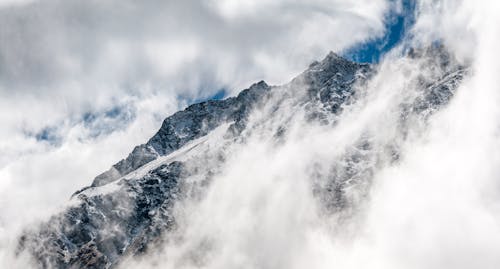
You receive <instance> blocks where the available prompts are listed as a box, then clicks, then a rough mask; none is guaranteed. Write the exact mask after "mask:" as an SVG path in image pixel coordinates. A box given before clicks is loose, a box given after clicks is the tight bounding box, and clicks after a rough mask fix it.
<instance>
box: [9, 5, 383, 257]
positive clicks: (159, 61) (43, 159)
mask: <svg viewBox="0 0 500 269" xmlns="http://www.w3.org/2000/svg"><path fill="white" fill-rule="evenodd" d="M391 8H392V6H391V5H390V4H388V3H387V1H383V0H376V1H369V0H363V1H356V2H352V1H347V0H335V1H319V0H318V1H275V2H273V3H270V2H267V1H238V2H232V1H222V2H220V1H195V0H187V1H152V0H147V1H114V0H111V1H105V2H103V1H62V0H47V1H2V2H0V124H1V125H2V128H0V152H1V154H0V212H1V215H0V230H1V231H2V232H1V234H2V236H1V238H0V242H1V243H0V252H2V253H1V254H0V255H1V256H2V257H3V258H5V256H3V254H4V253H3V249H5V247H6V246H7V245H8V242H11V241H9V240H13V238H14V237H15V235H16V233H17V232H18V231H19V229H20V227H22V226H23V224H26V223H31V222H32V221H34V220H35V219H37V218H39V217H43V216H46V215H48V214H50V213H51V212H54V211H55V210H58V208H60V206H62V205H63V204H64V203H65V202H66V201H67V199H68V198H69V195H71V194H72V193H73V192H74V191H76V190H78V189H79V188H81V187H83V186H86V185H88V184H90V183H91V180H92V178H93V177H94V176H96V175H97V174H99V173H100V172H102V171H105V170H106V169H107V168H109V166H110V165H111V164H113V163H115V162H116V161H118V160H120V159H121V158H123V157H125V156H126V154H127V153H129V152H130V151H131V149H132V148H133V147H134V146H135V145H137V144H140V143H143V142H145V141H146V140H147V139H148V138H149V137H151V136H152V134H153V133H154V131H155V130H156V129H158V128H159V126H160V124H161V121H162V120H163V119H164V118H165V117H166V116H168V115H169V114H171V113H173V112H175V111H177V110H179V109H181V108H183V107H184V106H186V104H187V103H189V102H191V101H192V100H203V99H206V98H208V97H210V96H213V95H214V94H216V93H219V92H220V90H221V89H224V91H225V92H226V93H227V94H228V95H234V94H235V93H237V92H238V91H239V90H241V89H242V88H244V87H246V86H248V85H249V84H250V83H252V82H255V81H258V80H261V79H265V80H266V81H268V82H269V83H273V84H281V83H284V82H287V81H288V80H289V79H291V78H292V77H293V76H295V75H296V74H297V73H298V72H300V71H302V70H303V69H304V68H305V67H306V66H307V65H308V64H309V63H310V62H311V61H312V60H313V59H318V58H320V57H323V56H324V55H325V54H326V53H327V52H328V51H329V50H334V51H342V50H344V49H347V48H349V47H350V46H352V45H354V44H356V43H358V42H362V41H364V40H366V39H369V38H372V37H374V36H379V35H382V34H383V31H384V16H385V14H386V13H387V12H389V11H390V9H391ZM0 264H1V262H0Z"/></svg>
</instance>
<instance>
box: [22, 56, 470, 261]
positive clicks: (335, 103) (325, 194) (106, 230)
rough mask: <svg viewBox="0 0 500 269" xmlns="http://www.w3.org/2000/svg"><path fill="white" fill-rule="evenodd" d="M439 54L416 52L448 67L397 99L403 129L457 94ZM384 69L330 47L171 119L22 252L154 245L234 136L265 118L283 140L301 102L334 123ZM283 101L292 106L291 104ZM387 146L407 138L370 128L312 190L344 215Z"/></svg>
mask: <svg viewBox="0 0 500 269" xmlns="http://www.w3.org/2000/svg"><path fill="white" fill-rule="evenodd" d="M436 53H439V55H443V52H442V51H440V52H435V51H434V52H427V53H423V52H421V53H420V55H418V56H416V53H415V52H412V54H411V55H410V56H409V57H424V56H422V55H425V57H427V58H428V63H427V64H428V65H432V66H435V69H436V74H439V75H437V76H436V77H432V76H431V77H429V76H422V77H421V78H419V79H417V80H413V81H409V82H408V83H409V84H412V85H418V87H419V89H421V92H420V94H419V95H418V96H417V97H415V98H412V99H409V100H408V101H405V102H402V104H401V105H400V106H399V107H398V109H399V112H398V113H399V115H400V123H399V125H398V126H399V127H398V128H399V129H398V130H397V132H399V133H402V134H406V133H407V132H408V128H409V127H408V125H409V124H408V122H409V121H412V120H418V121H420V122H422V123H423V124H425V121H426V118H428V117H429V116H430V115H432V114H433V113H434V112H435V111H437V110H439V109H440V108H441V107H443V106H444V105H445V104H446V103H447V102H448V101H449V100H450V99H451V98H452V96H453V94H454V91H455V89H456V88H457V86H458V85H459V83H460V81H461V80H462V78H463V77H464V75H465V74H466V69H465V68H463V67H461V66H458V65H456V64H454V63H452V62H451V60H450V59H449V57H448V58H447V57H441V56H440V57H434V56H435V55H436ZM429 55H430V56H429ZM433 55H434V56H433ZM376 73H377V66H372V65H368V64H360V63H354V62H351V61H348V60H346V59H343V58H341V57H339V56H337V55H336V54H334V53H330V54H329V55H328V56H327V57H326V58H325V59H324V60H322V61H321V62H314V63H313V64H311V65H310V66H309V68H308V69H307V70H306V71H304V72H303V73H302V74H300V75H299V76H298V77H296V78H295V79H293V80H292V81H291V82H290V83H288V84H286V85H283V86H269V85H267V84H266V83H265V82H264V81H261V82H259V83H256V84H254V85H252V86H251V87H250V88H248V89H246V90H243V91H242V92H241V93H240V94H239V95H238V96H236V97H231V98H227V99H225V100H219V101H214V100H210V101H206V102H202V103H198V104H194V105H191V106H189V107H188V108H186V109H185V110H183V111H179V112H177V113H175V114H173V115H172V116H170V117H168V118H166V119H165V120H164V122H163V124H162V126H161V128H160V130H159V131H158V132H157V133H156V134H155V135H154V136H153V137H152V138H151V139H150V140H149V141H148V142H147V143H146V144H143V145H139V146H137V147H135V148H134V149H133V151H132V152H131V153H130V154H129V155H128V156H127V158H125V159H123V160H121V161H120V162H118V163H116V164H115V165H113V167H112V168H111V169H110V170H108V171H106V172H104V173H103V174H101V175H99V176H97V177H96V178H95V179H94V181H93V182H92V185H91V186H90V187H87V188H85V189H83V190H81V191H78V192H76V193H75V195H74V196H73V197H72V199H71V201H70V204H69V205H68V208H67V209H66V210H65V211H64V212H61V213H60V214H58V215H56V216H53V217H52V218H51V219H50V220H48V221H47V222H46V223H44V224H42V225H40V226H39V227H36V228H33V229H30V230H27V231H26V233H25V234H24V235H23V236H22V237H21V238H20V243H19V251H20V252H22V251H27V252H29V253H31V254H32V255H33V257H34V258H35V260H36V262H37V264H38V265H39V266H40V267H41V268H52V267H54V268H110V267H113V266H115V265H117V264H119V263H120V261H121V260H122V259H123V258H124V257H128V256H134V255H141V254H142V253H146V252H147V251H148V250H149V249H151V248H155V247H156V246H160V245H161V244H162V243H163V242H164V241H165V240H169V234H170V233H171V232H172V231H174V230H176V229H178V225H180V224H179V223H178V222H177V221H176V219H175V217H174V215H175V214H173V210H174V209H175V206H176V204H177V203H180V202H182V201H184V200H187V199H190V200H196V199H200V197H201V196H202V194H203V190H204V188H206V186H208V185H210V182H211V180H213V178H214V177H215V176H216V175H217V173H218V172H219V169H220V167H221V164H223V163H224V162H225V158H226V154H227V151H228V150H230V149H229V147H230V145H231V144H235V143H245V139H246V138H247V137H249V136H251V135H253V134H254V133H255V132H256V130H258V129H259V128H264V127H262V126H265V128H266V130H270V133H272V136H273V139H275V140H276V143H279V141H280V139H285V138H286V135H287V131H288V122H289V121H290V119H291V118H293V117H295V116H296V115H294V112H293V111H297V113H299V111H301V112H303V115H301V117H304V119H305V120H306V121H309V122H317V123H318V124H319V125H324V126H335V124H336V119H337V117H338V116H340V115H341V114H342V113H343V110H344V108H345V107H346V106H348V105H350V104H352V103H355V102H357V100H358V99H359V98H360V96H362V95H363V94H365V93H364V92H359V91H358V90H357V89H360V88H363V87H361V86H362V85H364V84H366V83H368V81H369V80H370V79H371V78H372V77H373V76H374V75H375V74H376ZM283 107H287V110H286V111H287V113H282V109H283ZM291 111H292V112H291ZM257 112H258V114H259V115H257V116H255V115H254V114H255V113H257ZM284 114H285V115H284ZM402 137H403V139H404V137H405V135H403V136H402ZM381 148H384V150H381ZM387 149H390V150H387ZM381 152H383V153H381ZM381 154H384V156H383V157H384V158H382V156H381ZM385 155H390V158H389V160H390V161H397V159H398V158H399V151H398V141H389V142H387V143H385V144H384V143H382V144H380V143H378V144H374V143H373V142H372V141H371V140H370V138H369V136H363V137H360V138H359V139H358V141H357V143H356V144H355V145H353V147H352V150H349V151H347V152H345V153H344V154H343V155H342V156H341V157H340V159H339V160H341V161H339V162H336V163H332V164H331V166H330V169H329V170H328V172H327V173H324V174H322V175H318V176H317V178H322V179H323V180H318V181H317V182H316V183H314V184H313V186H314V190H313V192H314V194H315V196H316V197H317V198H318V200H319V201H320V202H321V204H322V205H323V206H324V209H325V211H326V212H329V214H336V213H338V212H342V210H343V208H346V207H348V206H353V205H354V204H355V203H356V201H357V200H355V199H352V197H351V196H352V192H353V191H352V189H353V187H354V189H356V186H366V185H369V184H370V180H371V177H372V174H373V171H372V170H373V169H374V167H375V166H376V165H377V164H378V163H380V162H381V161H383V160H386V159H387V158H385V157H387V156H385ZM347 189H349V191H347ZM357 189H358V193H357V194H356V195H357V197H359V196H361V197H363V196H364V195H365V193H363V190H365V189H366V188H361V187H359V188H357ZM359 192H360V193H359ZM354 206H355V205H354Z"/></svg>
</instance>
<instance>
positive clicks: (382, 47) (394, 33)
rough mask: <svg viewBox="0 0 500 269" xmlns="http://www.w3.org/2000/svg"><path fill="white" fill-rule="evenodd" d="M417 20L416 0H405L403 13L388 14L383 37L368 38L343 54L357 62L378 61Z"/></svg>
mask: <svg viewBox="0 0 500 269" xmlns="http://www.w3.org/2000/svg"><path fill="white" fill-rule="evenodd" d="M414 21H415V1H412V0H403V1H402V11H401V13H396V12H392V13H390V14H388V15H387V16H386V19H385V29H386V30H385V32H384V35H383V36H382V37H379V38H376V39H372V40H368V41H367V42H364V43H361V44H358V45H356V46H354V47H353V48H351V49H348V50H347V51H345V52H344V53H343V54H342V56H344V57H346V58H347V59H350V60H353V61H356V62H365V63H378V62H379V61H380V59H381V58H382V57H383V56H384V54H385V53H387V52H388V51H390V50H391V49H392V48H394V47H395V46H396V45H397V44H398V43H399V42H400V41H401V40H402V39H403V38H404V37H405V35H406V34H407V30H408V29H409V28H410V27H411V25H413V24H414Z"/></svg>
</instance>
